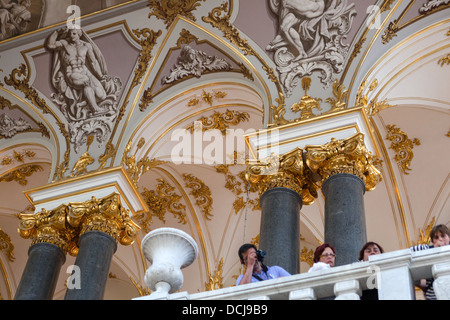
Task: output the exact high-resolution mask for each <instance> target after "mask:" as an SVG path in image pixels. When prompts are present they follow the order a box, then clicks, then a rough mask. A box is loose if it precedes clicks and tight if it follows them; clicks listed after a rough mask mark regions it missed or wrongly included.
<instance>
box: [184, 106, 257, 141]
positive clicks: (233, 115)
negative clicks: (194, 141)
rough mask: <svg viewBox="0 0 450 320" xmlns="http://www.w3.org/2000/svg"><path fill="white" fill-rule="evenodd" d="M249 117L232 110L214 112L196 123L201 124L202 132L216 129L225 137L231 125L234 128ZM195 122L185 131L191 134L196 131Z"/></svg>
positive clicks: (246, 114) (245, 113) (244, 113)
mask: <svg viewBox="0 0 450 320" xmlns="http://www.w3.org/2000/svg"><path fill="white" fill-rule="evenodd" d="M249 118H250V115H249V114H248V113H247V112H239V111H234V110H228V109H227V111H226V112H224V113H222V112H218V111H214V114H213V115H212V116H210V117H209V118H207V117H202V118H200V119H199V120H198V121H196V122H200V123H201V127H202V131H207V130H211V129H218V130H219V131H220V132H221V133H222V135H226V133H227V129H228V128H229V127H230V126H231V125H233V126H236V125H238V124H239V123H241V122H244V121H248V119H249ZM196 122H194V123H193V124H191V125H189V126H188V127H187V128H186V129H187V130H189V131H190V132H191V133H192V132H194V130H195V129H196Z"/></svg>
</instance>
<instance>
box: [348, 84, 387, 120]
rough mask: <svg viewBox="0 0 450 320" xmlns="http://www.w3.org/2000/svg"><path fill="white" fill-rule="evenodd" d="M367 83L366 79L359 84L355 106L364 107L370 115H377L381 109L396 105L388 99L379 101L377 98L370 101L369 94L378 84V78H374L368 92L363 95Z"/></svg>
mask: <svg viewBox="0 0 450 320" xmlns="http://www.w3.org/2000/svg"><path fill="white" fill-rule="evenodd" d="M366 85H367V80H364V81H363V82H362V83H361V85H360V86H359V89H358V92H357V94H356V99H355V107H363V108H364V109H365V111H366V114H367V115H368V116H369V117H371V116H374V115H376V114H377V113H378V112H380V111H381V110H384V109H387V108H392V107H395V105H390V104H388V103H387V99H384V100H383V101H377V100H376V99H373V100H370V101H368V94H369V93H370V92H372V91H373V90H375V88H376V87H377V86H378V80H377V79H374V80H372V82H371V83H370V85H369V87H368V90H367V92H366V94H364V95H363V91H364V90H366Z"/></svg>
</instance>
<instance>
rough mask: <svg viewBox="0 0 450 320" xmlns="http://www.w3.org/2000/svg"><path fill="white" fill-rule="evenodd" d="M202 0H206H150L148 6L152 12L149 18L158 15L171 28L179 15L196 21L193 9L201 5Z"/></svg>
mask: <svg viewBox="0 0 450 320" xmlns="http://www.w3.org/2000/svg"><path fill="white" fill-rule="evenodd" d="M200 1H205V0H164V1H160V0H149V3H148V6H149V7H150V10H151V12H150V13H149V15H148V16H149V18H150V17H151V16H156V17H157V18H159V19H162V20H164V23H165V24H166V27H167V28H169V26H170V25H171V24H172V22H173V21H174V20H175V18H176V17H177V16H178V15H181V16H183V17H186V18H188V19H190V20H192V21H195V20H196V19H195V17H194V15H193V14H192V11H194V10H195V9H196V8H197V7H198V6H199V5H200V3H199V2H200Z"/></svg>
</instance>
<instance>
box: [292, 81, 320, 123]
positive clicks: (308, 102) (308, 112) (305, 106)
mask: <svg viewBox="0 0 450 320" xmlns="http://www.w3.org/2000/svg"><path fill="white" fill-rule="evenodd" d="M310 85H311V78H308V77H304V78H303V79H302V88H303V90H305V95H304V96H303V97H302V98H301V100H300V102H297V103H294V104H293V105H292V107H291V110H292V111H294V112H299V111H300V114H301V116H300V120H305V119H309V118H312V117H315V115H314V114H313V112H312V110H313V109H318V110H322V108H321V107H320V104H319V101H322V99H320V98H318V99H317V98H312V97H310V96H309V95H308V93H307V92H308V90H309V87H310Z"/></svg>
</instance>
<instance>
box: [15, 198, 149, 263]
mask: <svg viewBox="0 0 450 320" xmlns="http://www.w3.org/2000/svg"><path fill="white" fill-rule="evenodd" d="M19 220H20V224H19V229H18V231H19V235H20V236H21V237H22V238H25V239H29V238H31V239H32V244H31V245H33V244H35V243H40V242H46V243H52V244H55V245H57V246H58V247H60V248H61V249H62V250H63V251H64V252H66V253H67V252H68V253H69V254H70V255H73V256H76V255H77V254H78V249H79V248H78V239H79V237H80V236H82V235H83V234H84V233H85V232H88V231H101V232H104V233H106V234H108V235H110V236H111V237H113V238H114V239H115V240H116V241H118V242H119V243H120V244H122V245H131V244H133V242H134V241H135V239H136V237H137V234H138V232H139V230H140V227H139V226H138V225H137V224H135V223H134V222H133V221H132V220H131V218H130V215H129V212H128V210H127V209H125V208H124V207H123V206H122V205H121V202H120V195H119V194H117V193H113V194H111V195H109V196H106V197H104V198H102V199H97V198H95V197H92V198H91V200H87V201H83V202H70V203H69V204H67V205H66V204H61V205H60V206H58V207H57V208H55V209H53V210H50V211H47V210H45V209H42V211H40V212H36V213H32V214H28V213H20V214H19Z"/></svg>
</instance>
